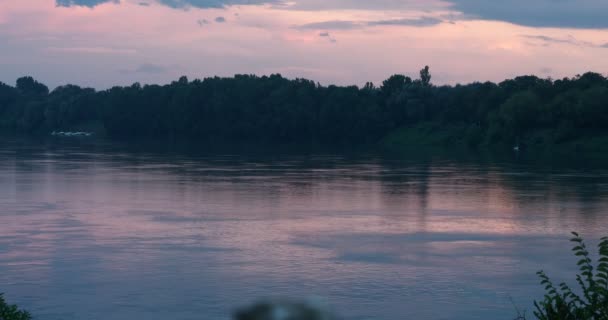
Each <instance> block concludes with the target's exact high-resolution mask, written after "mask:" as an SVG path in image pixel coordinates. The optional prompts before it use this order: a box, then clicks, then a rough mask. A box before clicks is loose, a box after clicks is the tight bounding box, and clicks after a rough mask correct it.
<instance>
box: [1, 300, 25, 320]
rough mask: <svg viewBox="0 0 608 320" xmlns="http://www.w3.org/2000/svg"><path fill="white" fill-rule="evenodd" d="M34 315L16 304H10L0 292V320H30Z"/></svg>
mask: <svg viewBox="0 0 608 320" xmlns="http://www.w3.org/2000/svg"><path fill="white" fill-rule="evenodd" d="M30 319H32V316H31V315H30V314H29V312H27V311H24V310H19V308H18V307H17V306H16V305H14V304H13V305H9V304H7V303H6V300H4V297H3V295H2V294H1V293H0V320H30Z"/></svg>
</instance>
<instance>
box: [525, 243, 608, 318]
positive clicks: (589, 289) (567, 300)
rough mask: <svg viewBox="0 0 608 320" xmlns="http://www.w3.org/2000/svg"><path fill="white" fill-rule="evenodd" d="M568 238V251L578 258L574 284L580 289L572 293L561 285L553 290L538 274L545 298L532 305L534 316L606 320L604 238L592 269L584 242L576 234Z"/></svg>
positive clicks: (607, 259) (607, 292)
mask: <svg viewBox="0 0 608 320" xmlns="http://www.w3.org/2000/svg"><path fill="white" fill-rule="evenodd" d="M572 234H573V235H574V238H572V239H571V240H570V241H572V242H573V243H574V244H575V246H574V248H572V251H574V254H575V255H576V256H577V257H579V260H578V263H577V264H578V266H579V270H580V274H577V275H576V282H577V283H578V284H579V286H580V288H579V290H577V291H576V292H574V291H573V290H572V289H571V288H570V287H569V286H568V285H567V284H566V283H563V282H562V283H560V284H559V286H557V287H556V286H555V285H554V284H553V282H552V281H551V280H550V279H549V277H548V276H547V275H546V274H545V273H544V272H543V271H539V272H538V273H537V274H538V275H539V277H540V278H541V284H543V285H544V286H545V290H546V294H545V296H544V300H543V301H541V302H536V301H535V302H534V305H535V306H536V311H534V315H535V316H536V317H537V318H538V319H540V320H608V237H604V238H602V239H601V240H600V243H599V245H598V248H599V259H598V263H597V266H595V267H594V265H593V264H592V260H591V258H590V257H589V251H587V247H586V245H585V242H584V241H583V239H582V238H581V237H580V236H579V234H578V233H576V232H573V233H572ZM594 272H595V273H594Z"/></svg>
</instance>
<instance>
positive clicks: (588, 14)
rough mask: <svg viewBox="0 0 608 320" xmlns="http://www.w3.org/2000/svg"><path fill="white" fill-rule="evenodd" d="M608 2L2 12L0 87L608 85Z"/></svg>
mask: <svg viewBox="0 0 608 320" xmlns="http://www.w3.org/2000/svg"><path fill="white" fill-rule="evenodd" d="M606 57H608V1H606V0H510V1H490V0H424V1H423V0H373V1H372V0H287V1H283V0H120V1H118V0H56V1H55V0H27V1H23V0H3V1H0V70H1V72H0V81H2V82H5V83H8V84H14V81H15V79H16V78H17V77H20V76H23V75H31V76H33V77H35V78H36V79H38V80H39V81H42V82H44V83H46V84H47V85H49V87H51V88H54V87H56V86H58V85H62V84H66V83H74V84H78V85H82V86H91V87H94V88H98V89H105V88H108V87H111V86H112V85H126V84H131V83H133V82H141V83H167V82H171V81H172V80H175V79H177V78H178V77H179V76H180V75H187V76H188V77H190V78H204V77H209V76H215V75H218V76H232V75H234V74H236V73H240V74H243V73H247V74H249V73H253V74H258V75H262V74H271V73H281V74H282V75H284V76H286V77H289V78H295V77H303V78H309V79H313V80H316V81H319V82H321V83H322V84H340V85H346V84H356V85H362V84H364V83H365V82H366V81H373V82H374V83H376V84H378V83H379V82H381V81H382V80H383V79H385V78H387V77H388V76H390V75H391V74H395V73H401V74H406V75H409V76H412V77H416V76H417V73H418V70H419V69H420V68H421V67H423V66H424V65H429V66H430V67H431V72H432V74H433V82H434V83H435V84H446V83H447V84H454V83H459V82H460V83H466V82H471V81H476V80H478V81H485V80H492V81H500V80H502V79H505V78H509V77H514V76H517V75H522V74H536V75H538V76H542V77H553V78H561V77H564V76H574V75H576V74H579V73H583V72H585V71H590V70H592V71H596V72H600V73H603V74H606V73H608V59H606Z"/></svg>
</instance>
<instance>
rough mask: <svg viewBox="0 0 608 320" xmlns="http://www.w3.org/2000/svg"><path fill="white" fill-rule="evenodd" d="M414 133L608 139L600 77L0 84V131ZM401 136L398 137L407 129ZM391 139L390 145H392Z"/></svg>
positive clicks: (243, 136)
mask: <svg viewBox="0 0 608 320" xmlns="http://www.w3.org/2000/svg"><path fill="white" fill-rule="evenodd" d="M417 126H418V127H419V126H426V127H428V128H430V129H429V130H430V131H431V132H434V131H445V132H447V135H448V136H451V139H449V140H450V143H461V144H464V145H469V146H484V145H505V146H513V145H518V144H520V143H522V144H561V143H565V142H569V141H576V140H581V139H585V140H592V139H594V138H596V137H598V136H602V135H605V134H606V133H607V130H608V79H607V78H606V77H604V76H602V75H601V74H598V73H591V72H589V73H585V74H583V75H578V76H575V77H572V78H564V79H559V80H552V79H541V78H538V77H536V76H521V77H516V78H514V79H509V80H505V81H502V82H500V83H492V82H485V83H479V82H476V83H471V84H466V85H455V86H435V85H433V84H431V74H430V71H429V68H428V67H426V68H424V69H422V70H421V71H420V77H419V79H412V78H410V77H407V76H404V75H393V76H391V77H390V78H388V79H387V80H385V81H383V82H382V84H381V85H380V86H379V87H377V86H375V85H374V84H372V83H370V82H368V83H367V84H365V85H364V86H363V87H357V86H334V85H330V86H323V85H320V84H319V83H316V82H314V81H311V80H306V79H294V80H290V79H286V78H284V77H282V76H281V75H279V74H274V75H270V76H261V77H260V76H255V75H235V76H234V77H231V78H220V77H212V78H205V79H202V80H200V79H196V80H193V81H189V80H188V79H187V78H186V77H181V78H180V79H179V80H178V81H174V82H172V83H170V84H167V85H143V86H142V85H140V84H139V83H135V84H133V85H131V86H125V87H113V88H111V89H108V90H103V91H96V90H94V89H91V88H81V87H78V86H75V85H65V86H60V87H57V88H56V89H54V90H52V91H49V89H48V87H47V86H45V85H44V84H42V83H40V82H38V81H36V80H34V79H33V78H31V77H23V78H19V79H17V81H16V85H15V86H14V87H13V86H10V85H7V84H4V83H0V130H1V131H2V132H4V133H12V134H15V133H17V134H48V133H49V132H51V131H55V130H57V131H61V130H63V131H71V130H77V129H80V130H89V131H91V130H92V131H97V132H99V133H101V132H103V133H105V134H107V135H108V136H110V137H113V138H127V137H129V138H131V137H142V138H160V137H162V138H174V139H176V140H189V141H208V140H212V139H222V140H225V141H264V142H270V143H275V142H281V143H293V142H313V143H322V144H330V145H331V144H344V143H346V144H353V143H355V144H366V143H376V142H379V141H382V140H383V139H384V140H386V139H387V137H390V136H391V135H392V136H396V137H397V138H399V137H400V135H399V134H398V133H399V132H402V131H403V130H404V129H407V128H413V127H417ZM403 134H406V135H407V134H408V133H407V131H406V132H405V133H403ZM397 141H399V139H397Z"/></svg>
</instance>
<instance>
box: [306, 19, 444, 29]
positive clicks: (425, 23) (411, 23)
mask: <svg viewBox="0 0 608 320" xmlns="http://www.w3.org/2000/svg"><path fill="white" fill-rule="evenodd" d="M441 23H443V20H441V19H439V18H434V17H420V18H401V19H388V20H371V21H350V20H329V21H320V22H313V23H307V24H302V25H298V26H295V28H296V29H303V30H306V29H309V30H352V29H360V28H365V27H375V26H408V27H432V26H436V25H438V24H441Z"/></svg>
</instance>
